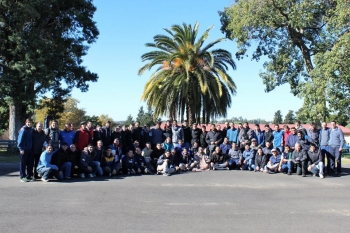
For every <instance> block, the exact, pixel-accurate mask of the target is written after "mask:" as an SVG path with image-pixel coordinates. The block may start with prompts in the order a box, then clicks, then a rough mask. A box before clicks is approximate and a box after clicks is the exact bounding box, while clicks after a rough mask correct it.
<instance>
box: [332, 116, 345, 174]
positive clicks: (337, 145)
mask: <svg viewBox="0 0 350 233" xmlns="http://www.w3.org/2000/svg"><path fill="white" fill-rule="evenodd" d="M331 127H332V129H331V132H330V135H329V153H330V155H331V156H330V166H331V167H330V168H331V172H332V173H334V176H340V175H341V152H342V151H343V145H344V134H343V131H341V129H339V128H338V126H337V123H336V122H335V121H331Z"/></svg>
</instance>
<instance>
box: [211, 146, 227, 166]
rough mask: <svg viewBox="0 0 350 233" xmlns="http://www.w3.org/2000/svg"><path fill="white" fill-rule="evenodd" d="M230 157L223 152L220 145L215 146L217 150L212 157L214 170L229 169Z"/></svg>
mask: <svg viewBox="0 0 350 233" xmlns="http://www.w3.org/2000/svg"><path fill="white" fill-rule="evenodd" d="M229 159H230V157H229V156H228V155H226V154H224V153H222V152H221V149H220V147H219V146H217V147H215V151H214V152H213V154H212V156H211V159H210V166H211V169H212V170H229V168H228V160H229Z"/></svg>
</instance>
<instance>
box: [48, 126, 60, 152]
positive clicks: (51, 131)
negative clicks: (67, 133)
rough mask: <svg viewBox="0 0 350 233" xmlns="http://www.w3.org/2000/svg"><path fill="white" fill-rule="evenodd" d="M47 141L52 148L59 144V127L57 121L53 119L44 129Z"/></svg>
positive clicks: (57, 147)
mask: <svg viewBox="0 0 350 233" xmlns="http://www.w3.org/2000/svg"><path fill="white" fill-rule="evenodd" d="M45 134H46V136H47V140H48V141H47V143H48V144H50V145H52V146H53V149H54V150H58V149H59V146H60V129H59V128H58V121H56V120H53V121H52V123H51V126H50V127H49V128H47V129H46V132H45Z"/></svg>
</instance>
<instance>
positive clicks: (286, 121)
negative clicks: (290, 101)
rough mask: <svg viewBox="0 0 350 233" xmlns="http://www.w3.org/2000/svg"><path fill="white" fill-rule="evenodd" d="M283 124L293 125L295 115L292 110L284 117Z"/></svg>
mask: <svg viewBox="0 0 350 233" xmlns="http://www.w3.org/2000/svg"><path fill="white" fill-rule="evenodd" d="M283 123H284V124H294V123H295V115H294V112H293V111H292V110H289V111H288V113H287V114H286V116H285V117H284V121H283Z"/></svg>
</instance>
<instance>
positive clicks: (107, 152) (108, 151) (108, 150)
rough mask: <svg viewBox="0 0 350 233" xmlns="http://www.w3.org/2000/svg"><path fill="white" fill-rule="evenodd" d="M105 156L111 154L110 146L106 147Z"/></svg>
mask: <svg viewBox="0 0 350 233" xmlns="http://www.w3.org/2000/svg"><path fill="white" fill-rule="evenodd" d="M106 154H107V156H110V155H111V154H112V148H110V147H108V148H107V150H106Z"/></svg>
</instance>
